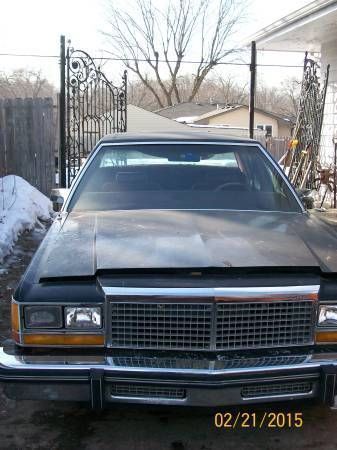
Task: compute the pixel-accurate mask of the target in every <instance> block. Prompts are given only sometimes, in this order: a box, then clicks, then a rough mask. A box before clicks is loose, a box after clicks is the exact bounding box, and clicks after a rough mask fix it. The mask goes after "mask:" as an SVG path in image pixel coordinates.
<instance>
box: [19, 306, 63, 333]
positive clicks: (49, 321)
mask: <svg viewBox="0 0 337 450" xmlns="http://www.w3.org/2000/svg"><path fill="white" fill-rule="evenodd" d="M24 315H25V326H26V328H61V327H62V325H63V324H62V309H61V307H60V306H26V307H25V308H24Z"/></svg>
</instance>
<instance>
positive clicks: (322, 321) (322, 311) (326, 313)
mask: <svg viewBox="0 0 337 450" xmlns="http://www.w3.org/2000/svg"><path fill="white" fill-rule="evenodd" d="M318 326H320V327H337V305H321V306H320V307H319V316H318Z"/></svg>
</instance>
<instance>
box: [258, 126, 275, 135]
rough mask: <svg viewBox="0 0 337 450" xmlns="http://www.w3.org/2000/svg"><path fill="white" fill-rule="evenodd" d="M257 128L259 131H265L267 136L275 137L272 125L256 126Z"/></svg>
mask: <svg viewBox="0 0 337 450" xmlns="http://www.w3.org/2000/svg"><path fill="white" fill-rule="evenodd" d="M256 128H257V129H258V130H263V131H265V132H266V136H267V137H269V136H272V135H273V126H272V125H256Z"/></svg>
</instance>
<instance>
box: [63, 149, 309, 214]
mask: <svg viewBox="0 0 337 450" xmlns="http://www.w3.org/2000/svg"><path fill="white" fill-rule="evenodd" d="M158 144H161V145H172V144H183V145H184V144H187V145H196V144H197V145H222V146H224V145H233V146H247V147H257V148H259V149H260V150H261V152H262V153H263V154H264V156H265V157H266V158H267V159H268V161H269V162H270V163H271V164H272V165H273V167H274V168H275V169H276V171H277V172H278V173H279V175H280V176H281V178H282V179H283V181H284V182H285V183H286V185H287V187H288V188H289V190H290V192H291V193H292V194H293V196H294V197H295V200H296V201H297V203H298V204H299V206H300V208H301V211H302V213H305V212H306V211H305V208H304V206H303V204H302V202H301V201H300V199H299V197H298V195H297V193H296V191H295V189H294V187H293V186H292V185H291V183H290V181H289V180H288V178H287V176H286V175H285V173H284V172H283V170H282V169H281V168H280V167H279V165H278V164H277V163H276V161H275V160H274V158H272V156H271V155H270V154H269V153H268V152H267V150H266V149H265V148H264V147H263V146H262V145H261V144H260V143H258V142H244V143H243V142H231V141H228V142H227V141H217V142H216V141H213V142H207V141H196V140H195V141H194V140H191V141H189V140H182V141H181V140H172V141H171V140H167V141H161V140H156V141H125V142H103V143H99V144H98V145H97V148H96V149H94V150H93V152H92V154H91V155H90V156H89V158H88V159H87V161H86V162H85V164H84V165H83V166H82V167H81V169H80V170H79V171H78V173H77V175H76V177H75V178H74V181H73V183H72V186H71V188H70V191H69V195H68V197H67V200H66V201H65V203H64V204H63V206H62V209H61V212H68V211H67V208H68V205H69V203H70V201H71V199H72V197H73V196H74V193H75V191H76V188H77V186H78V184H79V183H80V181H81V179H82V177H83V175H84V174H85V172H86V171H87V170H88V168H89V166H90V165H91V163H92V162H93V160H94V158H95V157H96V155H97V153H98V152H99V151H100V149H101V148H103V147H112V146H133V145H158ZM245 211H246V210H245ZM286 212H293V211H286Z"/></svg>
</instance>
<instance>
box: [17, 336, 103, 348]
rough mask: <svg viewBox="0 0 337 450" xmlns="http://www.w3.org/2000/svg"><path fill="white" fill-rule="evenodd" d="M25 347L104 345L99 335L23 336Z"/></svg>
mask: <svg viewBox="0 0 337 450" xmlns="http://www.w3.org/2000/svg"><path fill="white" fill-rule="evenodd" d="M23 344H26V345H84V346H85V345H97V346H101V345H104V336H103V335H101V334H82V335H81V334H26V335H24V336H23Z"/></svg>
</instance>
